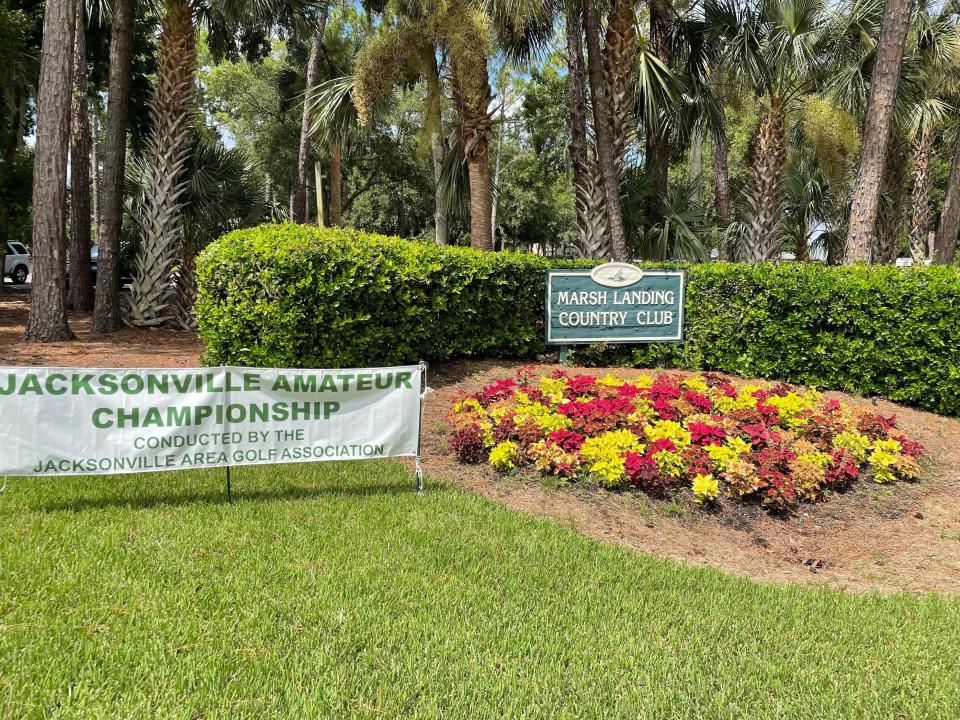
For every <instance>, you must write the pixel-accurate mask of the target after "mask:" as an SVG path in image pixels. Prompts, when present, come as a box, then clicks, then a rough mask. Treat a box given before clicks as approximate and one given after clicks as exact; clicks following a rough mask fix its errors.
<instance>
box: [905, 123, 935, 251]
mask: <svg viewBox="0 0 960 720" xmlns="http://www.w3.org/2000/svg"><path fill="white" fill-rule="evenodd" d="M935 135H936V133H935V132H934V131H933V130H932V129H930V128H927V129H925V130H924V131H923V133H922V134H921V136H920V139H919V141H918V142H917V145H916V148H915V149H914V153H913V195H912V197H911V200H912V205H913V213H912V215H911V218H910V257H911V258H912V260H913V264H914V265H922V264H923V263H924V261H925V260H926V259H927V231H928V230H929V229H930V223H931V221H932V220H933V211H932V208H931V207H930V192H931V190H932V189H933V176H932V175H931V174H930V155H931V154H932V153H933V138H934V136H935Z"/></svg>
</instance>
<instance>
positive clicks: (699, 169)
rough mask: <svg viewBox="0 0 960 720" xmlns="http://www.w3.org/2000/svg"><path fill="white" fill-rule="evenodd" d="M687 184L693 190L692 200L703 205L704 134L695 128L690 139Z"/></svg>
mask: <svg viewBox="0 0 960 720" xmlns="http://www.w3.org/2000/svg"><path fill="white" fill-rule="evenodd" d="M687 183H688V184H689V185H690V186H691V187H692V188H693V192H692V193H691V194H690V200H691V201H692V202H693V203H694V204H696V205H701V204H702V203H703V132H702V131H701V130H700V128H694V131H693V137H692V138H691V139H690V163H689V166H688V168H687Z"/></svg>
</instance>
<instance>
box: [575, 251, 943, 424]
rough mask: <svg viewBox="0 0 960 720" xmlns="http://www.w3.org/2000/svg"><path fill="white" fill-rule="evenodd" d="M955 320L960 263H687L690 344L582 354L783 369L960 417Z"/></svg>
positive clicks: (590, 358) (789, 376) (743, 370)
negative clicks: (912, 265)
mask: <svg viewBox="0 0 960 720" xmlns="http://www.w3.org/2000/svg"><path fill="white" fill-rule="evenodd" d="M958 320H960V272H958V270H957V268H954V267H930V268H894V267H889V266H888V267H865V266H853V267H841V268H834V267H823V266H819V265H811V264H803V263H794V264H785V265H768V264H763V265H729V264H722V263H712V264H704V265H698V266H695V267H690V268H688V269H687V301H686V310H685V314H684V334H685V338H686V341H685V342H684V343H682V344H674V345H635V346H624V345H621V346H619V347H602V346H597V347H594V348H589V349H587V348H585V349H582V350H578V351H577V352H576V353H575V358H576V360H577V361H578V362H584V363H586V364H597V365H611V364H613V365H622V366H628V367H651V366H653V365H655V364H657V363H658V362H666V363H670V364H673V365H676V366H679V367H684V368H689V369H691V370H722V371H725V372H730V373H735V374H738V375H744V376H747V377H762V378H777V379H781V380H786V381H789V382H794V383H802V384H804V385H811V386H814V387H820V388H831V389H837V390H847V391H849V392H854V393H859V394H864V395H884V396H886V397H888V398H890V399H891V400H893V401H895V402H901V403H905V404H908V405H914V406H917V407H921V408H924V409H927V410H933V411H934V412H939V413H945V414H950V415H960V321H958Z"/></svg>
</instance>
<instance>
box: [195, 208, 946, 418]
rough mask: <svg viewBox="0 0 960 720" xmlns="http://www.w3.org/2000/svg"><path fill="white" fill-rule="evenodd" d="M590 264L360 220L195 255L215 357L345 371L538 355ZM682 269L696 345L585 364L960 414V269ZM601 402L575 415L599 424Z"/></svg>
mask: <svg viewBox="0 0 960 720" xmlns="http://www.w3.org/2000/svg"><path fill="white" fill-rule="evenodd" d="M593 264H595V263H594V262H593V261H557V260H552V259H549V258H542V257H539V256H537V255H530V254H523V253H510V252H505V253H483V252H477V251H474V250H471V249H468V248H453V247H441V246H437V245H433V244H426V243H416V242H408V241H404V240H400V239H397V238H387V237H382V236H376V235H368V234H365V233H361V232H357V231H353V230H342V229H334V230H321V229H317V228H310V227H301V226H296V225H273V226H263V227H259V228H254V229H250V230H240V231H237V232H234V233H231V234H229V235H227V236H225V237H223V238H221V239H220V240H218V241H217V242H215V243H213V244H212V245H211V246H210V247H208V248H207V249H206V250H205V251H204V252H203V253H202V254H201V256H200V259H199V262H198V279H199V283H200V296H199V299H198V302H197V308H196V309H197V318H198V324H199V329H200V336H201V338H202V339H203V340H204V341H205V342H206V344H207V352H206V355H205V361H206V362H208V363H211V364H217V363H235V364H247V365H264V366H274V367H277V366H304V367H337V366H340V367H348V366H369V365H378V364H389V363H410V362H415V361H417V360H420V359H427V360H442V359H446V358H452V357H463V356H487V357H530V356H533V355H535V354H536V353H538V352H542V351H543V350H544V339H543V312H544V302H543V301H544V272H545V270H547V269H548V268H551V267H552V268H563V267H567V268H568V267H590V266H591V265H593ZM686 272H687V303H686V311H685V315H684V332H685V338H686V340H685V342H683V343H678V344H660V345H621V346H610V347H604V346H595V347H593V348H581V349H578V350H577V351H576V352H575V354H574V357H575V358H576V359H577V361H579V362H584V363H587V364H597V365H610V364H613V365H625V366H632V367H651V366H653V365H655V364H657V363H659V362H666V363H670V364H673V365H676V366H679V367H686V368H689V369H692V370H722V371H725V372H730V373H736V374H739V375H745V376H752V377H762V378H777V379H782V380H786V381H789V382H795V383H803V384H806V385H812V386H815V387H822V388H834V389H842V390H847V391H850V392H855V393H861V394H865V395H886V396H887V397H889V398H890V399H891V400H894V401H897V402H902V403H906V404H910V405H915V406H918V407H922V408H925V409H928V410H933V411H936V412H940V413H947V414H953V415H960V322H958V321H957V318H958V317H960V272H958V270H957V269H956V268H952V267H948V268H916V269H914V268H893V267H860V266H855V267H844V268H830V267H823V266H819V265H812V264H803V263H793V264H784V265H769V264H761V265H731V264H723V263H708V264H703V265H696V266H690V267H688V268H686ZM664 391H665V392H668V391H669V388H665V389H664ZM696 393H697V391H696V390H693V391H692V393H690V402H694V403H695V402H696V401H697V397H696ZM670 400H672V398H671V397H670V396H669V394H666V395H663V397H662V398H661V400H660V404H661V405H668V404H669V401H670ZM730 402H731V403H735V402H736V401H735V399H734V398H731V399H730ZM594 409H595V408H585V409H584V412H585V413H586V414H585V415H583V416H582V417H581V416H577V417H575V418H573V419H574V420H575V421H576V422H577V423H589V422H591V419H590V416H589V413H590V412H591V411H593V410H594ZM768 410H769V408H768ZM782 410H783V411H784V412H785V413H789V408H783V409H782ZM752 412H754V413H755V414H756V413H758V412H760V411H759V410H756V409H754V410H753V411H752Z"/></svg>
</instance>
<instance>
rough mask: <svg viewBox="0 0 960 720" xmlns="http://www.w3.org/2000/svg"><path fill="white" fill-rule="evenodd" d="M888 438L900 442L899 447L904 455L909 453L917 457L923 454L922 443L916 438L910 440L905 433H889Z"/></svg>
mask: <svg viewBox="0 0 960 720" xmlns="http://www.w3.org/2000/svg"><path fill="white" fill-rule="evenodd" d="M890 439H891V440H896V441H897V442H898V443H900V449H901V450H902V451H903V454H904V455H909V456H910V457H912V458H918V457H920V456H921V455H923V445H921V444H920V443H918V442H917V441H916V440H911V439H910V438H908V437H907V436H906V435H891V436H890Z"/></svg>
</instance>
